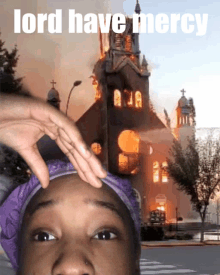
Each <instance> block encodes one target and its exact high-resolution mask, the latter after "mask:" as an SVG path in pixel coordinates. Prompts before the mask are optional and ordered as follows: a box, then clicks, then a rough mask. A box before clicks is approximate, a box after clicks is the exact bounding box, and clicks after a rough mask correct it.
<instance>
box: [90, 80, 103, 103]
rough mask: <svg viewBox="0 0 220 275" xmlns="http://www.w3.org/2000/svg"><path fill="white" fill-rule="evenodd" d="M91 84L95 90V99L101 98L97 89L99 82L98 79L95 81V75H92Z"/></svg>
mask: <svg viewBox="0 0 220 275" xmlns="http://www.w3.org/2000/svg"><path fill="white" fill-rule="evenodd" d="M92 86H93V88H94V90H95V100H96V101H97V100H99V99H101V97H102V94H101V91H100V89H99V83H98V81H97V79H96V77H95V76H93V80H92Z"/></svg>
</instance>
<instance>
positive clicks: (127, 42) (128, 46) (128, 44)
mask: <svg viewBox="0 0 220 275" xmlns="http://www.w3.org/2000/svg"><path fill="white" fill-rule="evenodd" d="M125 50H126V52H131V51H132V39H131V35H126V36H125Z"/></svg>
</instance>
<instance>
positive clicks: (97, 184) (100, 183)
mask: <svg viewBox="0 0 220 275" xmlns="http://www.w3.org/2000/svg"><path fill="white" fill-rule="evenodd" d="M94 183H95V187H97V188H101V187H102V181H101V180H100V179H96V180H95V181H94Z"/></svg>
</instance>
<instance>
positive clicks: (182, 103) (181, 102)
mask: <svg viewBox="0 0 220 275" xmlns="http://www.w3.org/2000/svg"><path fill="white" fill-rule="evenodd" d="M187 105H188V100H187V98H186V97H185V96H184V95H183V96H182V97H181V98H180V100H179V101H178V107H184V106H187Z"/></svg>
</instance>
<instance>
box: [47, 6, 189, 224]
mask: <svg viewBox="0 0 220 275" xmlns="http://www.w3.org/2000/svg"><path fill="white" fill-rule="evenodd" d="M140 11H141V10H140V5H139V3H138V1H137V4H136V7H135V12H136V13H137V14H140ZM132 24H133V22H132V19H131V18H129V17H127V18H126V30H125V31H124V33H115V32H113V31H112V29H111V30H110V32H109V33H100V59H99V60H98V61H97V62H96V64H95V66H94V70H93V75H92V85H93V87H94V89H95V102H94V104H93V105H92V106H91V107H90V108H89V109H88V110H87V111H86V112H85V113H84V114H83V115H82V116H81V117H80V119H79V120H78V121H77V126H78V128H79V129H80V131H81V133H82V136H83V138H84V140H85V141H86V143H87V144H88V145H89V146H91V149H92V150H93V152H94V153H95V154H96V155H97V157H98V158H99V159H100V161H101V162H102V164H103V165H104V166H105V168H106V169H107V170H108V171H110V172H111V173H113V174H117V175H119V176H120V177H127V178H129V179H130V180H131V181H132V184H133V187H134V192H135V193H136V195H137V198H138V201H139V206H140V213H141V217H142V220H143V221H144V222H147V221H149V219H150V216H151V214H152V213H154V211H155V210H159V211H161V213H166V220H167V221H168V222H169V221H171V220H172V219H175V218H176V215H179V216H182V217H185V218H187V217H188V216H189V213H190V212H191V206H190V202H189V199H188V197H187V196H186V195H184V194H183V193H181V192H180V191H178V190H177V189H176V187H175V185H174V183H173V180H172V179H170V178H169V177H168V175H167V174H166V172H165V170H164V169H163V167H165V166H166V165H167V163H166V158H167V156H168V153H169V149H170V146H171V145H172V141H173V139H174V138H179V139H180V140H182V139H185V138H186V136H187V135H190V134H191V133H192V132H193V131H192V129H193V127H194V126H193V123H192V121H191V120H192V119H191V118H192V111H191V110H192V106H193V102H192V100H191V101H188V100H187V99H186V97H185V96H184V93H183V96H182V97H181V98H180V100H179V102H178V107H177V110H176V114H177V125H176V129H175V131H174V132H173V131H172V130H171V128H170V125H169V121H167V123H165V122H163V121H162V120H161V119H160V118H159V117H158V116H157V114H156V112H154V111H153V110H152V108H151V107H150V106H151V105H150V99H149V78H150V72H149V70H148V63H147V61H146V58H145V56H143V58H142V60H141V55H140V49H139V34H138V33H133V32H132V29H133V26H132ZM53 89H54V87H53ZM53 93H54V94H55V95H56V97H57V98H58V96H57V93H56V92H54V91H53ZM50 97H51V93H50ZM58 100H59V98H58ZM49 101H50V102H52V103H51V104H53V99H51V98H50V100H49ZM167 120H169V119H167ZM182 133H184V136H183V135H182ZM177 211H178V213H177Z"/></svg>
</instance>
